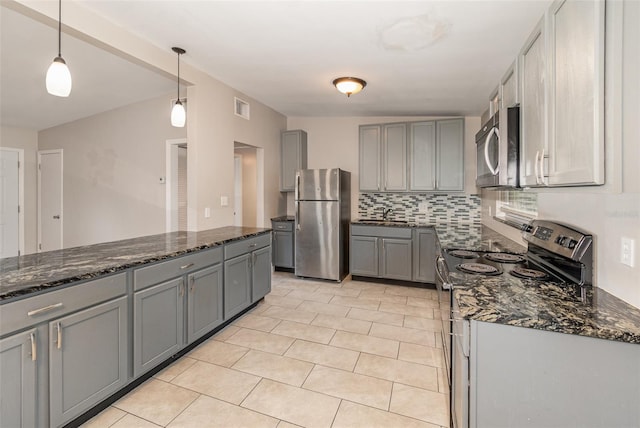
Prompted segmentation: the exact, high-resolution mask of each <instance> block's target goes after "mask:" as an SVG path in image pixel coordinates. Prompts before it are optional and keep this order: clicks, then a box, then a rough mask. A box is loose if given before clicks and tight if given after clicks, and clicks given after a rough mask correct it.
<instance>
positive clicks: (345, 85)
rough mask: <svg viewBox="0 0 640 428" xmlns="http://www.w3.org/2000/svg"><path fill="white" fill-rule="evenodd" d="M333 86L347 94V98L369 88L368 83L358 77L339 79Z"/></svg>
mask: <svg viewBox="0 0 640 428" xmlns="http://www.w3.org/2000/svg"><path fill="white" fill-rule="evenodd" d="M333 86H335V87H336V89H337V90H338V91H340V92H342V93H343V94H347V97H350V96H351V94H357V93H358V92H360V91H361V90H362V89H363V88H364V87H365V86H367V82H365V81H364V80H362V79H358V78H357V77H338V78H337V79H335V80H334V81H333Z"/></svg>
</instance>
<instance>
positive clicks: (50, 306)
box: [27, 303, 62, 317]
mask: <svg viewBox="0 0 640 428" xmlns="http://www.w3.org/2000/svg"><path fill="white" fill-rule="evenodd" d="M61 307H62V303H54V304H53V305H49V306H45V307H44V308H40V309H34V310H32V311H29V312H27V316H29V317H33V316H36V315H40V314H41V313H43V312H48V311H51V310H53V309H57V308H61Z"/></svg>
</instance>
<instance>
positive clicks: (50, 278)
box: [0, 226, 271, 305]
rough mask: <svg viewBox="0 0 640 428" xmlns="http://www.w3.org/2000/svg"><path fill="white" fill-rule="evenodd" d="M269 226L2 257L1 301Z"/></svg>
mask: <svg viewBox="0 0 640 428" xmlns="http://www.w3.org/2000/svg"><path fill="white" fill-rule="evenodd" d="M270 231H271V229H266V228H256V227H238V226H228V227H221V228H217V229H210V230H204V231H200V232H171V233H162V234H158V235H151V236H143V237H139V238H131V239H125V240H121V241H114V242H105V243H100V244H94V245H86V246H81V247H73V248H67V249H63V250H56V251H47V252H43V253H37V254H28V255H24V256H19V257H10V258H5V259H0V305H1V304H5V303H8V302H10V301H14V300H18V299H21V298H24V297H27V296H28V295H31V294H34V293H39V292H43V291H46V290H50V289H52V288H55V287H60V286H64V285H66V284H69V283H71V282H76V281H82V280H87V279H91V278H96V277H100V276H103V275H108V274H111V273H115V272H119V271H122V270H125V269H129V268H132V267H136V266H140V265H144V264H147V263H153V262H157V261H160V260H165V259H169V258H172V257H177V256H181V255H185V254H189V253H192V252H195V251H200V250H204V249H207V248H213V247H216V246H219V245H224V244H226V243H229V242H232V241H236V240H240V239H245V238H249V237H252V236H258V235H262V234H265V233H269V232H270Z"/></svg>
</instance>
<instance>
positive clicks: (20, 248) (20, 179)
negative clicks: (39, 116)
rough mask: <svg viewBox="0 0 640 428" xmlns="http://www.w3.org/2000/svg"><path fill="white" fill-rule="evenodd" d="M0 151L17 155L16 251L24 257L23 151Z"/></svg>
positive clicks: (4, 148)
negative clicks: (18, 209)
mask: <svg viewBox="0 0 640 428" xmlns="http://www.w3.org/2000/svg"><path fill="white" fill-rule="evenodd" d="M0 150H4V151H6V152H17V153H18V205H19V206H20V212H19V213H18V251H20V255H21V256H22V255H24V170H25V167H24V149H16V148H13V147H0Z"/></svg>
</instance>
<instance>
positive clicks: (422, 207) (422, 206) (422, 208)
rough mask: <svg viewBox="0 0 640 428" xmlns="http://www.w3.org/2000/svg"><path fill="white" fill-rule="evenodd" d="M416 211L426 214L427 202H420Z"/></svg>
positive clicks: (427, 209) (427, 210)
mask: <svg viewBox="0 0 640 428" xmlns="http://www.w3.org/2000/svg"><path fill="white" fill-rule="evenodd" d="M418 212H419V213H420V214H427V213H428V212H429V204H427V203H426V202H420V203H419V204H418Z"/></svg>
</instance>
